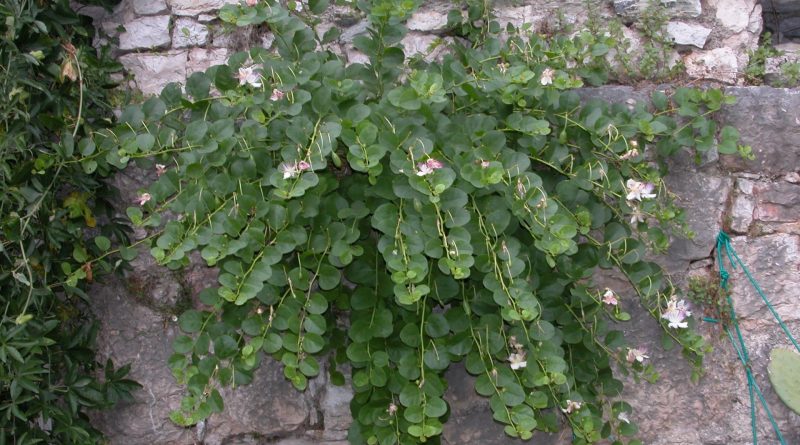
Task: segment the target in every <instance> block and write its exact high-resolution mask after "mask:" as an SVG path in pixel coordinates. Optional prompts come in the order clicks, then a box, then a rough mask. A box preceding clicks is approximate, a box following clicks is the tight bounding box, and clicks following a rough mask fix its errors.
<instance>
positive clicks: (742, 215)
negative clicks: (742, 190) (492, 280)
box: [730, 195, 755, 233]
mask: <svg viewBox="0 0 800 445" xmlns="http://www.w3.org/2000/svg"><path fill="white" fill-rule="evenodd" d="M753 210H755V204H753V200H752V199H751V198H750V197H748V196H745V195H736V197H735V198H733V202H732V203H731V226H730V228H731V231H732V232H734V233H747V231H748V230H750V224H752V223H753Z"/></svg>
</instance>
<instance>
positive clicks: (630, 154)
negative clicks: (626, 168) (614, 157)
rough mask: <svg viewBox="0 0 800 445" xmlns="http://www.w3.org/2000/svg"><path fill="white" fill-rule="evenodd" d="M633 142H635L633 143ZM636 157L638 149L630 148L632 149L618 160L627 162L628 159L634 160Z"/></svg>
mask: <svg viewBox="0 0 800 445" xmlns="http://www.w3.org/2000/svg"><path fill="white" fill-rule="evenodd" d="M633 142H636V141H633ZM636 156H639V149H637V148H632V149H630V150H628V151H626V152H625V153H624V154H623V155H622V156H620V157H619V158H620V159H622V160H623V161H627V160H628V159H631V158H635V157H636Z"/></svg>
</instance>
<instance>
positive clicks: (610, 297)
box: [603, 288, 619, 306]
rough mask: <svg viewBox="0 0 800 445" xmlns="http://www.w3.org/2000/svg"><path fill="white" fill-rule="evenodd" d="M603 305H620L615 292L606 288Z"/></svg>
mask: <svg viewBox="0 0 800 445" xmlns="http://www.w3.org/2000/svg"><path fill="white" fill-rule="evenodd" d="M603 303H605V304H609V305H611V306H616V305H617V304H619V300H617V296H616V294H614V291H613V290H611V289H609V288H606V292H605V293H604V294H603Z"/></svg>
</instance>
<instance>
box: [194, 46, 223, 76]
mask: <svg viewBox="0 0 800 445" xmlns="http://www.w3.org/2000/svg"><path fill="white" fill-rule="evenodd" d="M228 53H229V51H228V50H227V49H226V48H212V49H204V48H192V49H190V50H189V62H188V64H187V65H186V75H187V77H188V76H189V75H191V74H192V73H196V72H198V71H205V70H207V69H209V68H211V67H212V66H214V65H223V64H225V62H227V61H228Z"/></svg>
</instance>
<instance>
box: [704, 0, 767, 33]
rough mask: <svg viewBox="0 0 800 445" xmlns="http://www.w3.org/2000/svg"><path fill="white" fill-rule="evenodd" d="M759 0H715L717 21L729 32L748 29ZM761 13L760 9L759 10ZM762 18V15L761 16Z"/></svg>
mask: <svg viewBox="0 0 800 445" xmlns="http://www.w3.org/2000/svg"><path fill="white" fill-rule="evenodd" d="M757 3H758V0H715V1H713V2H712V4H713V6H714V7H715V8H716V18H717V21H718V22H719V23H720V24H722V26H724V27H725V29H727V30H728V31H729V32H732V33H739V32H742V31H744V30H745V29H747V27H748V25H749V24H750V16H751V14H753V13H754V12H756V11H755V9H756V4H757ZM758 12H759V13H760V11H758ZM759 19H760V16H759Z"/></svg>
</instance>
